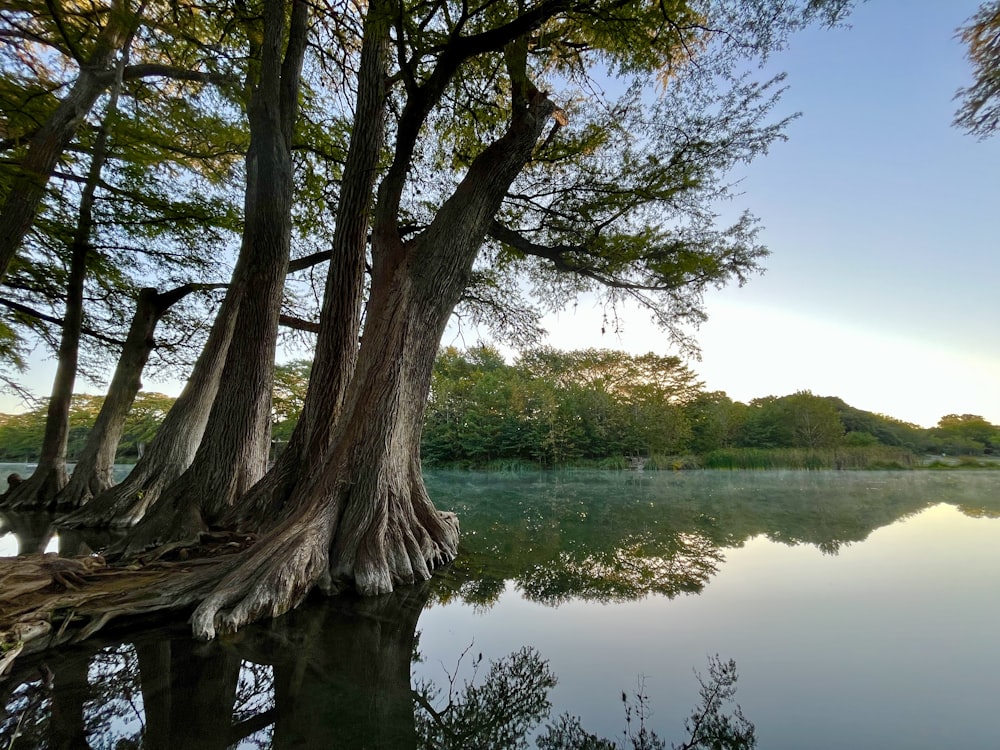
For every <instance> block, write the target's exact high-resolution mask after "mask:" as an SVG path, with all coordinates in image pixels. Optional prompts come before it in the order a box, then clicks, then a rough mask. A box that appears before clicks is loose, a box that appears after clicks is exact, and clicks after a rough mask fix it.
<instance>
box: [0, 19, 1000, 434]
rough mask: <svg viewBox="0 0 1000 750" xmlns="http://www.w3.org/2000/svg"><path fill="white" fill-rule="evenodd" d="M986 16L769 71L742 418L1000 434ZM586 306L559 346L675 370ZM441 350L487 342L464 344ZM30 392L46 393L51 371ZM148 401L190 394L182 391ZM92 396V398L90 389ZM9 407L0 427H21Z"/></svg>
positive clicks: (798, 39) (862, 25) (726, 329)
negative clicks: (774, 126)
mask: <svg viewBox="0 0 1000 750" xmlns="http://www.w3.org/2000/svg"><path fill="white" fill-rule="evenodd" d="M978 4H979V1H978V0H870V2H868V3H865V4H862V5H861V6H860V7H859V8H857V10H856V11H855V12H854V13H853V14H852V16H851V18H850V28H840V29H834V30H828V29H818V28H817V29H813V30H809V31H806V32H803V33H801V34H799V35H797V36H795V37H794V38H793V39H792V40H791V43H790V46H789V48H788V49H787V50H785V51H784V52H782V53H780V54H778V55H776V56H774V58H773V59H772V61H771V63H770V64H769V68H768V69H769V70H771V71H772V72H778V71H782V70H783V71H785V72H786V73H787V74H788V79H787V81H786V83H787V84H788V85H789V90H788V91H787V92H786V94H785V95H784V97H783V99H782V103H781V104H780V105H779V108H778V112H777V113H776V114H777V115H784V114H791V113H794V112H800V113H801V117H799V118H798V119H797V120H795V121H794V122H793V123H792V124H791V125H790V126H789V128H788V130H787V135H788V140H787V142H784V143H779V144H776V145H775V146H773V147H772V149H771V150H770V152H769V153H768V154H767V155H766V156H762V157H760V158H758V160H757V161H755V162H754V163H753V164H752V165H750V166H749V167H746V168H744V169H743V171H742V172H741V173H739V174H738V175H735V176H736V177H739V178H740V179H741V183H740V187H741V191H742V194H741V195H740V196H739V197H737V198H736V200H735V201H734V202H733V204H732V210H733V216H735V215H737V214H738V213H739V211H741V210H743V209H749V210H750V211H751V212H752V213H754V214H755V215H757V216H758V217H759V218H760V219H761V221H762V224H763V225H764V227H765V229H764V230H763V232H762V234H761V239H762V241H763V242H764V244H766V245H767V246H768V247H769V248H770V250H771V253H772V254H771V256H770V257H769V258H767V259H766V261H765V265H766V267H767V272H766V273H765V274H764V275H763V276H761V277H755V278H754V279H752V280H751V281H750V283H749V284H748V285H746V286H745V287H742V288H736V287H730V288H726V289H724V290H722V291H713V292H711V293H710V294H708V295H707V297H706V310H707V312H708V315H709V321H708V322H707V323H705V324H704V325H703V326H702V327H701V328H700V330H698V331H697V332H696V339H697V341H698V343H699V345H700V348H701V352H702V358H701V360H700V361H692V362H691V363H690V365H691V367H692V369H693V370H694V371H695V372H696V373H697V374H698V375H699V377H700V378H701V379H702V380H703V381H704V383H705V386H706V388H707V389H709V390H720V391H725V392H726V393H727V394H728V395H729V396H730V397H731V398H733V399H735V400H738V401H749V400H751V399H753V398H757V397H760V396H768V395H774V396H781V395H786V394H789V393H794V392H796V391H801V390H809V391H811V392H813V393H814V394H816V395H821V396H839V397H840V398H842V399H844V400H845V401H847V402H848V403H849V404H851V405H852V406H855V407H858V408H861V409H866V410H869V411H874V412H878V413H882V414H887V415H890V416H892V417H896V418H898V419H902V420H905V421H908V422H913V423H915V424H918V425H921V426H925V427H930V426H933V425H935V424H936V423H937V421H938V420H939V419H940V418H941V417H942V416H944V415H946V414H953V413H957V414H967V413H969V414H979V415H981V416H984V417H985V418H986V419H988V420H989V421H991V422H993V423H994V424H1000V293H998V289H997V287H998V286H1000V252H998V250H1000V233H998V229H997V225H995V224H994V223H993V221H992V219H993V218H994V217H996V216H997V214H1000V177H998V176H1000V136H996V137H994V138H992V139H987V140H977V139H976V138H975V137H973V136H970V135H968V134H966V133H964V132H962V131H960V130H958V129H956V128H955V127H953V126H952V124H951V123H952V120H953V118H954V113H955V109H956V101H955V99H954V97H955V93H956V91H957V90H958V88H959V87H961V86H963V85H967V84H969V83H970V82H971V76H972V70H971V66H970V64H969V63H968V61H967V60H966V59H965V57H964V50H963V48H962V45H961V43H960V42H959V41H958V40H957V39H956V37H955V30H956V29H957V28H958V27H959V26H961V25H962V24H963V23H964V22H965V21H966V20H967V19H968V18H969V17H970V16H972V14H973V13H974V12H975V10H976V8H977V7H978ZM601 317H602V315H601V310H600V309H598V308H597V307H596V306H595V305H594V304H593V303H592V301H589V300H588V299H586V298H585V299H581V300H580V302H579V303H578V304H577V305H576V306H575V307H574V309H572V310H570V311H566V312H563V313H561V314H558V315H551V316H548V317H547V318H546V319H545V321H544V325H545V327H546V329H547V330H548V331H549V336H548V339H547V341H546V342H545V343H547V344H550V345H552V346H555V347H558V348H561V349H576V348H587V347H601V348H614V349H624V350H626V351H630V352H633V353H644V352H648V351H654V352H656V353H659V354H671V353H674V352H673V351H672V350H671V348H670V345H669V342H668V340H667V337H666V336H665V334H663V333H661V332H659V331H658V330H657V329H656V328H655V327H654V326H653V325H652V324H651V323H650V322H649V320H648V316H647V315H646V314H645V313H643V312H641V311H637V310H625V311H624V316H623V320H624V327H623V330H622V331H621V332H620V333H619V334H615V333H611V332H609V333H605V334H603V335H602V334H601V326H602V320H601ZM443 343H444V344H455V345H459V346H461V345H465V344H472V343H476V340H475V336H474V335H471V332H468V331H465V332H463V333H462V334H461V335H459V334H458V333H456V332H455V331H454V330H452V331H451V332H450V333H449V334H448V335H446V338H445V340H444V342H443ZM33 361H34V362H35V364H34V366H33V368H32V370H31V371H30V372H29V373H28V376H27V378H26V382H28V384H29V385H30V386H31V387H33V388H34V390H35V391H36V393H38V394H44V393H46V392H47V391H48V388H49V387H50V383H51V377H52V371H53V367H52V365H51V362H43V361H39V357H36V358H35V359H34V360H33ZM147 387H148V388H151V389H155V390H162V391H164V392H167V393H172V394H176V393H177V392H178V391H179V385H178V384H171V383H166V384H163V383H153V382H150V383H148V384H147ZM78 390H83V388H82V387H81V388H78ZM18 408H19V404H18V403H17V401H16V400H15V399H12V398H10V397H6V396H0V412H10V411H15V410H17V409H18Z"/></svg>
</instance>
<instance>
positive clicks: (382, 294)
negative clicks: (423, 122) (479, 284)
mask: <svg viewBox="0 0 1000 750" xmlns="http://www.w3.org/2000/svg"><path fill="white" fill-rule="evenodd" d="M514 104H515V106H514V110H513V114H512V119H511V123H510V125H509V127H508V130H507V132H506V133H505V134H504V135H503V136H502V137H501V138H500V139H498V140H497V141H496V142H494V143H493V144H491V145H490V146H488V147H487V148H486V149H485V150H484V151H483V152H482V153H481V154H480V155H479V156H478V157H477V158H476V159H475V161H474V162H473V164H472V165H471V167H470V168H469V171H468V173H467V174H466V176H465V177H464V179H463V180H462V181H461V183H460V184H459V186H458V187H457V189H456V190H455V192H454V194H453V195H452V196H451V197H450V198H449V199H448V200H447V201H446V202H445V203H444V205H443V206H442V207H441V209H440V210H439V212H438V214H437V216H436V217H435V219H434V220H433V221H432V222H431V224H430V226H429V227H428V228H427V229H426V230H425V231H424V232H423V233H422V234H421V235H419V236H418V237H417V238H415V239H414V240H412V241H410V242H408V243H403V242H401V241H400V240H399V239H398V230H396V220H397V219H396V215H397V208H396V207H397V206H398V202H396V200H395V199H396V196H394V195H393V194H392V192H391V191H389V190H383V191H382V193H381V195H380V200H379V204H378V206H377V208H376V213H375V231H374V232H373V258H374V259H375V264H374V267H373V271H372V283H371V291H370V294H369V299H368V303H367V307H366V314H365V329H364V334H363V336H362V340H361V348H360V352H359V356H358V363H357V367H356V368H355V371H354V375H353V378H352V379H351V383H350V385H349V387H348V390H347V393H346V398H345V403H344V408H343V410H342V412H341V414H340V418H339V419H338V420H337V423H336V425H335V428H334V432H333V437H332V440H331V446H330V448H329V450H328V451H327V453H326V456H325V458H324V460H323V461H322V462H319V463H317V464H314V465H311V466H307V467H304V472H303V474H302V476H301V478H300V480H299V481H298V482H297V484H296V486H295V488H294V490H293V492H292V493H291V495H290V497H289V500H288V505H289V506H290V508H294V510H293V511H290V515H289V516H288V517H287V518H286V519H285V520H284V521H283V522H282V523H281V524H279V525H278V526H277V527H276V528H274V529H273V530H272V531H271V532H270V533H268V534H267V535H266V536H265V537H264V538H263V539H262V540H261V541H260V542H258V543H257V544H256V545H255V546H254V547H253V548H252V549H250V550H249V551H248V552H247V553H246V555H245V557H244V560H243V562H242V563H241V564H240V566H239V567H238V568H237V569H236V570H235V571H234V572H233V573H231V574H230V575H228V576H227V577H226V578H225V579H224V580H223V581H222V582H221V583H220V584H219V586H218V588H217V589H216V591H215V592H214V593H213V594H212V595H211V596H209V597H208V598H206V600H205V601H204V602H202V604H201V605H200V606H199V607H198V608H197V609H196V610H195V612H194V614H193V615H192V627H193V629H194V632H195V635H196V636H197V637H201V638H211V637H214V635H215V634H216V632H217V631H218V630H220V629H221V630H224V631H228V630H234V629H236V628H238V627H240V626H241V625H243V624H244V623H247V622H250V621H252V620H255V619H257V618H259V617H262V616H277V615H279V614H281V613H282V612H285V611H287V610H288V609H289V608H290V607H293V606H295V605H296V604H298V602H300V601H301V600H302V598H303V597H304V596H305V594H306V593H307V592H308V591H309V590H310V589H311V588H313V586H319V587H320V588H321V589H323V590H324V591H326V592H328V593H335V592H337V591H341V590H343V589H344V588H346V587H353V588H354V589H356V590H357V591H358V592H360V593H362V594H365V595H376V594H383V593H387V592H389V591H392V590H393V588H394V587H395V586H397V585H399V584H406V583H413V582H415V581H418V580H423V579H426V578H428V577H429V576H430V571H431V570H432V569H433V568H434V567H436V566H438V565H441V564H444V563H446V562H448V561H450V560H452V559H453V558H454V556H455V554H456V552H457V548H458V521H457V519H456V518H455V516H454V514H451V513H439V512H438V511H437V510H436V509H435V508H434V506H433V504H432V503H431V501H430V498H429V497H428V495H427V491H426V488H425V487H424V484H423V478H422V476H421V473H420V455H419V446H420V429H421V419H422V416H423V410H424V403H425V401H426V397H427V391H428V388H429V385H430V376H431V370H432V368H433V363H434V357H435V355H436V353H437V347H438V345H439V343H440V339H441V335H442V333H443V331H444V328H445V326H446V324H447V322H448V318H449V317H450V315H451V312H452V310H453V309H454V306H455V305H456V304H457V302H458V300H459V297H460V296H461V293H462V291H463V290H464V289H465V287H466V285H467V283H468V280H469V276H470V274H471V271H472V264H473V262H474V260H475V258H476V255H477V254H478V252H479V249H480V247H481V245H482V241H483V238H484V237H485V235H486V231H487V228H488V226H489V222H490V221H491V220H492V219H493V216H494V215H495V214H496V212H497V210H499V207H500V203H501V201H502V199H503V196H504V195H505V194H506V191H507V189H508V188H509V186H510V184H511V182H513V180H514V178H515V177H516V176H517V174H518V173H519V172H520V171H521V169H523V167H524V165H525V164H526V163H527V161H528V159H529V158H530V156H531V153H532V150H533V148H534V145H535V143H536V142H537V140H538V138H539V136H540V134H541V131H542V128H543V126H544V125H545V123H546V121H547V119H548V117H549V115H550V114H551V113H552V111H553V110H554V106H553V105H552V103H551V102H550V101H549V100H548V99H547V98H546V97H545V95H544V94H542V93H540V92H534V94H533V95H532V96H531V97H530V99H529V98H525V97H521V98H516V99H515V102H514ZM321 335H322V334H321ZM261 523H266V519H261Z"/></svg>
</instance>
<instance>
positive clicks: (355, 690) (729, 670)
mask: <svg viewBox="0 0 1000 750" xmlns="http://www.w3.org/2000/svg"><path fill="white" fill-rule="evenodd" d="M429 592H430V587H429V586H428V585H426V584H425V585H420V586H414V587H408V588H406V589H402V590H400V591H398V592H396V593H394V594H392V595H389V596H385V597H380V598H378V599H365V600H350V599H348V598H341V599H334V600H327V601H319V602H313V603H311V604H310V605H309V606H305V607H303V608H302V609H300V610H297V611H296V612H294V613H292V614H291V615H289V616H287V617H283V618H280V619H279V620H276V621H274V622H272V623H270V624H268V625H265V626H257V627H251V628H248V629H247V630H246V631H244V632H243V633H241V634H239V635H238V636H235V637H232V638H230V639H228V640H223V641H219V642H213V643H209V644H197V643H194V642H193V641H192V640H191V639H190V638H189V637H188V636H187V633H186V631H185V630H184V629H182V628H180V627H171V628H161V629H158V630H155V631H152V632H145V633H143V634H141V635H140V636H137V637H136V638H134V639H132V640H129V641H126V642H119V643H108V642H105V643H96V644H91V647H90V648H84V649H76V650H70V651H67V652H65V653H62V654H59V655H58V656H57V657H55V658H52V659H50V660H48V661H44V662H43V661H39V660H36V661H35V662H34V663H31V664H28V663H27V662H20V663H18V665H17V666H16V671H15V673H14V674H12V675H11V676H10V677H9V678H8V679H7V680H6V681H5V682H4V683H3V691H4V694H3V698H4V705H5V706H6V708H5V712H4V713H3V714H2V715H0V746H2V747H4V748H8V750H14V748H99V747H114V748H118V749H119V750H124V749H126V748H145V749H146V750H160V749H161V748H193V749H194V750H221V749H222V748H229V747H239V748H275V749H281V748H302V747H328V746H331V744H334V743H335V744H336V747H338V748H359V749H360V748H386V749H389V748H394V749H395V748H398V749H400V750H404V749H405V750H418V749H419V750H432V749H433V750H445V749H448V748H454V749H455V750H463V749H466V748H473V747H475V748H498V749H499V748H505V749H506V748H519V747H527V746H528V741H529V740H530V739H531V738H532V736H533V734H535V733H536V732H537V731H538V730H539V728H540V727H542V725H543V723H544V724H546V726H545V730H544V734H542V735H541V736H540V738H539V746H540V747H546V748H553V749H558V748H580V747H584V746H586V747H594V748H613V747H615V745H614V744H612V743H611V741H610V740H600V739H599V738H597V737H596V735H590V734H588V733H587V732H586V731H585V730H584V728H583V726H582V724H581V721H580V719H579V718H578V717H571V716H568V715H566V716H560V717H559V718H558V719H557V720H556V719H553V718H552V717H551V716H550V714H551V709H552V703H551V701H550V700H549V692H550V691H551V689H552V688H553V687H554V686H555V685H556V683H557V677H556V675H555V674H554V673H553V672H552V671H551V670H550V668H549V666H548V663H547V662H546V661H545V659H544V658H543V657H542V655H541V654H539V653H538V652H537V651H536V650H535V649H533V648H531V647H527V646H526V647H524V648H522V649H520V650H518V651H516V652H514V653H512V654H510V655H508V656H506V657H503V658H499V659H494V660H492V661H490V662H489V664H488V666H484V656H483V654H481V653H479V654H473V653H472V647H471V646H469V647H466V648H465V649H464V651H462V652H461V654H460V655H458V657H457V663H458V665H461V663H462V661H463V660H466V659H468V660H469V662H470V664H469V665H468V666H469V668H470V670H471V675H470V676H468V677H466V678H463V679H461V680H460V679H459V676H458V675H459V670H458V669H457V668H456V670H455V671H454V672H453V673H448V674H447V678H446V679H445V680H443V681H440V682H438V683H435V682H433V681H431V680H429V679H426V678H418V679H416V680H415V681H414V682H413V684H412V686H411V674H410V669H411V661H416V662H419V661H420V660H421V656H420V653H419V647H418V643H419V634H418V633H417V631H416V624H417V619H418V617H419V615H420V612H421V610H422V609H423V607H424V605H425V603H426V601H427V599H428V596H429ZM699 679H701V678H699ZM735 680H736V675H735V666H734V665H733V664H732V663H728V664H726V663H723V662H721V661H719V660H716V661H713V662H712V663H711V664H710V665H709V677H708V681H707V682H706V681H705V680H701V687H702V696H701V697H702V703H701V704H700V705H699V706H698V707H697V708H696V709H695V711H694V713H693V715H692V722H691V727H690V728H689V735H690V736H689V738H688V739H689V744H687V745H685V747H691V748H695V747H712V746H714V745H713V744H712V743H714V742H717V741H719V740H720V738H728V739H729V744H728V745H726V746H727V747H731V748H734V749H736V750H738V749H739V748H750V747H753V731H754V730H753V726H752V724H750V723H749V722H748V721H746V719H745V718H744V717H743V716H742V713H741V712H740V710H739V708H738V707H731V706H730V705H729V704H730V703H732V699H733V694H734V692H735ZM622 698H623V700H624V701H625V704H624V706H623V717H624V718H623V722H624V724H625V727H626V737H627V742H628V745H627V746H630V747H636V748H639V747H642V748H656V747H665V746H666V745H665V744H663V743H662V741H660V740H659V739H658V738H657V736H656V734H655V733H654V732H652V731H651V730H650V729H649V727H647V726H646V715H647V708H646V705H647V704H646V700H647V698H646V696H645V695H643V694H642V693H639V694H637V695H636V696H635V697H634V698H630V697H629V696H627V695H626V694H624V693H623V695H622ZM730 710H732V712H733V713H732V717H731V716H730V714H729V713H728V712H729V711H730ZM633 720H634V724H633ZM588 737H589V738H591V740H592V742H590V744H581V742H582V741H583V740H584V739H586V738H588ZM594 743H599V744H594Z"/></svg>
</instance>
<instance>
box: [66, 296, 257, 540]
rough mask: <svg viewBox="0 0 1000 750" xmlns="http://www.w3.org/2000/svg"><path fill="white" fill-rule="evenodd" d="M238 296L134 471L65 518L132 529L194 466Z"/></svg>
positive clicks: (225, 308) (226, 303) (218, 320)
mask: <svg viewBox="0 0 1000 750" xmlns="http://www.w3.org/2000/svg"><path fill="white" fill-rule="evenodd" d="M237 303H238V299H237V298H236V296H235V295H231V294H227V295H226V297H225V299H223V301H222V305H221V306H220V307H219V312H218V314H217V315H216V317H215V322H214V323H213V324H212V330H211V331H210V332H209V334H208V340H207V341H206V342H205V348H204V349H202V352H201V355H200V356H199V357H198V360H197V361H196V362H195V365H194V368H193V369H192V371H191V376H190V377H189V378H188V381H187V383H186V384H185V385H184V389H183V390H182V391H181V395H180V396H178V397H177V400H176V401H175V402H174V405H173V406H172V407H171V409H170V411H169V412H167V416H166V418H165V419H164V420H163V424H161V425H160V428H159V429H158V430H157V431H156V436H155V437H154V438H153V440H152V442H150V444H149V447H148V448H147V449H146V452H145V453H144V454H143V456H142V458H140V459H139V462H138V463H137V464H136V465H135V467H134V468H133V469H132V471H131V472H130V473H129V475H128V476H127V477H126V478H125V479H124V480H123V481H122V483H121V484H118V485H116V486H114V487H112V488H110V489H109V490H106V491H105V492H102V493H101V494H100V495H96V496H95V497H94V498H93V499H92V500H91V501H90V502H89V503H87V504H86V505H84V506H83V507H81V508H79V509H78V510H76V511H74V512H73V513H71V514H69V515H68V516H66V517H65V518H63V519H61V521H60V522H61V523H65V524H67V525H71V526H111V527H114V528H128V527H130V526H133V525H135V524H136V523H138V522H139V520H141V519H142V518H143V517H144V516H145V514H146V511H147V509H148V508H149V507H151V506H153V505H154V504H155V503H156V502H157V500H158V499H159V497H160V494H161V493H162V492H163V489H164V488H165V487H166V486H167V485H169V484H170V483H171V482H172V481H173V480H175V479H176V478H177V477H179V476H180V475H181V474H183V473H184V470H185V469H187V468H188V466H190V465H191V461H192V460H193V459H194V455H195V452H196V451H197V450H198V445H199V444H200V443H201V438H202V435H203V434H204V432H205V425H206V424H207V422H208V415H209V410H210V408H211V405H212V401H213V400H214V399H215V394H216V393H217V391H218V389H219V381H220V380H221V378H222V366H223V364H224V363H225V361H226V360H225V356H226V351H227V350H228V349H229V344H230V342H231V341H232V338H233V331H234V330H235V327H236V312H237V309H238V308H237Z"/></svg>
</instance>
